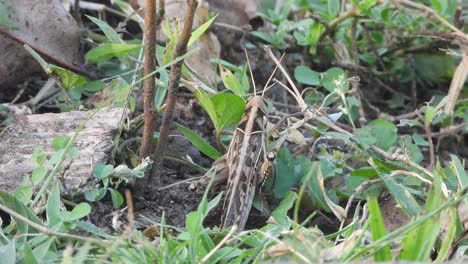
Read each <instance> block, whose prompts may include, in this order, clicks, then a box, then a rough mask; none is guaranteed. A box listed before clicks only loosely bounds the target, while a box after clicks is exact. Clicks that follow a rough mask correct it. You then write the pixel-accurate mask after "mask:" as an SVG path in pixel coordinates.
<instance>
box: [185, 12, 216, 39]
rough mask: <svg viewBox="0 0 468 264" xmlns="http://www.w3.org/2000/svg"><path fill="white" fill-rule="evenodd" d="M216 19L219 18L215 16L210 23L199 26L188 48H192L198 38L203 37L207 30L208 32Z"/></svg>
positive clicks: (191, 37) (192, 35) (193, 33)
mask: <svg viewBox="0 0 468 264" xmlns="http://www.w3.org/2000/svg"><path fill="white" fill-rule="evenodd" d="M216 17H218V15H215V16H214V17H212V18H210V19H209V20H208V21H206V22H205V23H203V25H201V26H199V27H198V28H197V29H195V30H194V31H193V32H192V34H191V36H190V39H189V41H188V44H187V46H188V47H190V46H191V45H192V44H193V43H194V42H195V41H196V40H197V39H198V38H200V36H201V35H203V33H205V31H206V30H208V28H209V27H210V26H211V24H213V22H214V21H215V19H216Z"/></svg>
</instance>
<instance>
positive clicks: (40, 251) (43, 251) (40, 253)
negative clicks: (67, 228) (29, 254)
mask: <svg viewBox="0 0 468 264" xmlns="http://www.w3.org/2000/svg"><path fill="white" fill-rule="evenodd" d="M55 239H56V238H55V237H49V238H47V239H46V240H45V241H44V242H42V243H41V244H40V245H38V246H36V247H34V248H33V254H34V257H35V258H36V259H40V260H41V262H42V261H43V262H42V263H47V262H48V261H46V258H47V257H48V256H47V253H49V249H50V247H51V246H52V243H53V242H54V240H55Z"/></svg>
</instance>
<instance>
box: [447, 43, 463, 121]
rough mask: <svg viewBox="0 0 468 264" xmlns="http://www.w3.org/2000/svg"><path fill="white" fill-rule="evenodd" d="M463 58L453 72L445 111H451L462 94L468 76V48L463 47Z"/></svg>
mask: <svg viewBox="0 0 468 264" xmlns="http://www.w3.org/2000/svg"><path fill="white" fill-rule="evenodd" d="M461 51H462V56H463V57H462V60H461V61H460V64H458V67H457V69H456V70H455V73H454V74H453V79H452V83H451V84H450V89H449V92H448V95H447V96H448V102H447V104H446V105H445V113H447V114H448V113H451V112H452V111H453V109H454V108H455V104H456V103H457V100H458V96H459V95H460V92H461V90H462V89H463V85H464V84H465V80H466V77H467V76H468V48H466V47H461Z"/></svg>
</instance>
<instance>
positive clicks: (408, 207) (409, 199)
mask: <svg viewBox="0 0 468 264" xmlns="http://www.w3.org/2000/svg"><path fill="white" fill-rule="evenodd" d="M382 180H383V182H384V183H385V186H386V187H387V189H388V190H389V192H390V193H391V194H392V196H393V198H395V200H396V201H397V202H398V204H400V206H401V208H402V209H403V210H404V211H405V212H406V213H407V214H408V215H410V216H411V217H413V216H417V215H419V214H420V213H421V207H419V204H418V202H416V199H414V197H413V195H411V193H410V192H409V191H408V190H407V189H406V187H405V186H403V185H402V184H400V183H397V182H396V180H395V179H394V178H393V177H392V176H390V175H384V176H383V177H382Z"/></svg>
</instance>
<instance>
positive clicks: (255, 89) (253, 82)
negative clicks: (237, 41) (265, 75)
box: [244, 49, 257, 95]
mask: <svg viewBox="0 0 468 264" xmlns="http://www.w3.org/2000/svg"><path fill="white" fill-rule="evenodd" d="M244 52H245V58H246V59H247V66H248V67H249V72H250V79H252V85H253V89H254V93H253V94H254V95H257V86H255V80H254V77H253V73H252V68H251V67H250V60H249V54H247V50H246V49H244Z"/></svg>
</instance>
